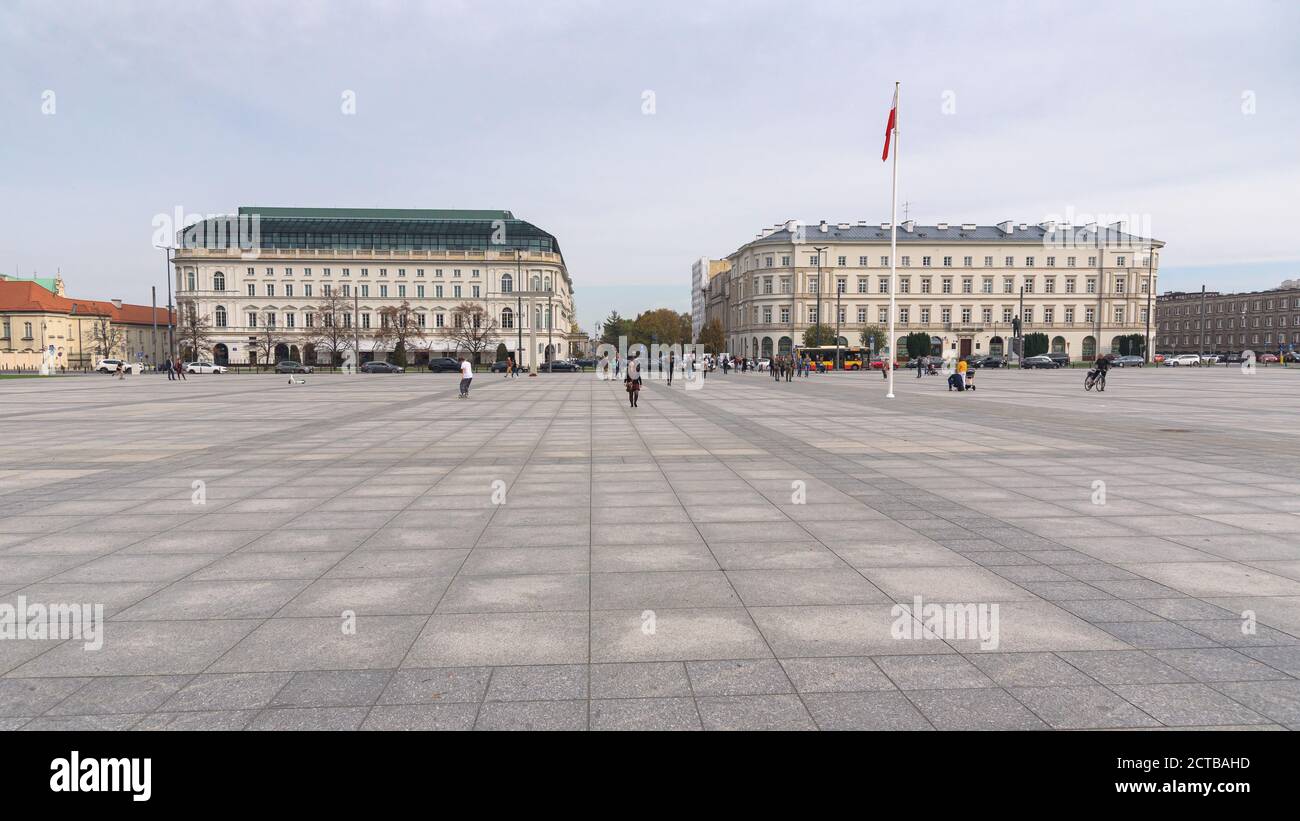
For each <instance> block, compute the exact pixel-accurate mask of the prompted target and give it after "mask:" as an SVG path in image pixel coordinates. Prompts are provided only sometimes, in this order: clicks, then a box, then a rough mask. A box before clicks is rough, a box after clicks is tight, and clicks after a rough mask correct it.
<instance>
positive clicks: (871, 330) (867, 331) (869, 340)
mask: <svg viewBox="0 0 1300 821" xmlns="http://www.w3.org/2000/svg"><path fill="white" fill-rule="evenodd" d="M860 338H861V340H862V345H863V347H866V348H870V349H871V351H872V353H874V354H876V355H877V356H879V355H880V354H882V353H883V352H884V350H885V346H886V345H888V344H889V338H888V337H887V336H885V331H884V329H883V328H881V327H880V326H879V325H867V326H866V327H864V328H863V329H862V335H861V337H860Z"/></svg>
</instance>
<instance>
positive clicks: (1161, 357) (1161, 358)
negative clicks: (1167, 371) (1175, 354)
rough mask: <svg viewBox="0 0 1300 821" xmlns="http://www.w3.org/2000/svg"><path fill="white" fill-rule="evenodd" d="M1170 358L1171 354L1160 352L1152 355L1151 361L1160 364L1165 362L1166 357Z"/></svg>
mask: <svg viewBox="0 0 1300 821" xmlns="http://www.w3.org/2000/svg"><path fill="white" fill-rule="evenodd" d="M1168 358H1169V354H1167V353H1158V354H1153V355H1152V357H1151V361H1152V362H1154V363H1155V364H1157V365H1159V364H1161V363H1162V362H1164V361H1165V360H1166V359H1168Z"/></svg>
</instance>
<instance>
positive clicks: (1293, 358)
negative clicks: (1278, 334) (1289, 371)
mask: <svg viewBox="0 0 1300 821" xmlns="http://www.w3.org/2000/svg"><path fill="white" fill-rule="evenodd" d="M1282 361H1283V362H1300V351H1287V352H1286V355H1285V356H1283V357H1282Z"/></svg>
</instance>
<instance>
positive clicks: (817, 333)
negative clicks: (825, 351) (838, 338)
mask: <svg viewBox="0 0 1300 821" xmlns="http://www.w3.org/2000/svg"><path fill="white" fill-rule="evenodd" d="M834 344H835V329H834V328H832V327H831V326H829V325H822V324H820V323H819V324H816V325H812V326H811V327H809V328H808V330H806V331H804V332H803V346H804V347H805V348H820V347H823V346H825V345H834Z"/></svg>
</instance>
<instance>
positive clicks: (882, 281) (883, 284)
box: [880, 277, 889, 294]
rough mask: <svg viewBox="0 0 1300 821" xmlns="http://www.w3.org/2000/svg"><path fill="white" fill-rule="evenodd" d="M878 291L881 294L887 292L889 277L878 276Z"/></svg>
mask: <svg viewBox="0 0 1300 821" xmlns="http://www.w3.org/2000/svg"><path fill="white" fill-rule="evenodd" d="M880 293H882V294H887V293H889V277H881V278H880Z"/></svg>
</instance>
